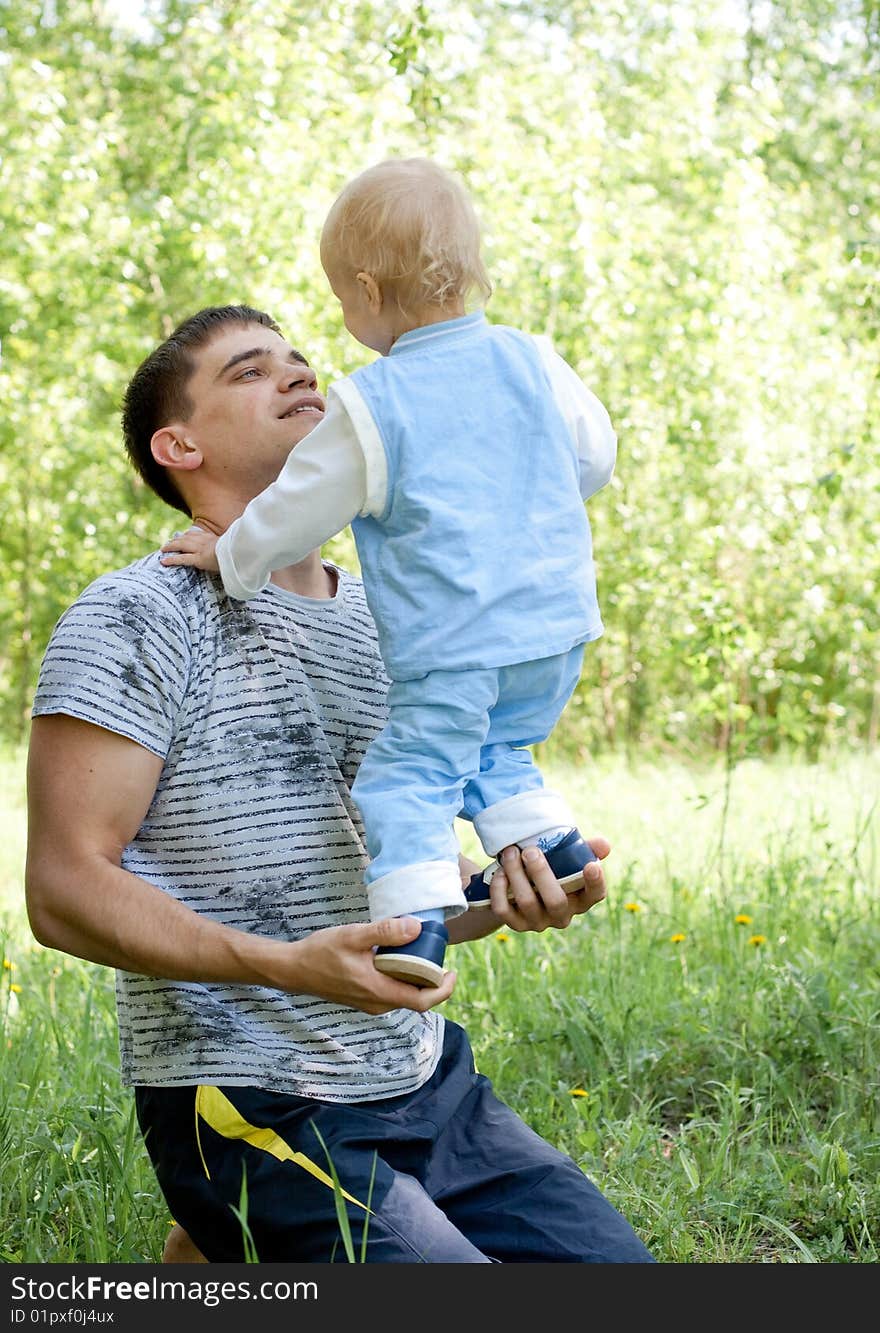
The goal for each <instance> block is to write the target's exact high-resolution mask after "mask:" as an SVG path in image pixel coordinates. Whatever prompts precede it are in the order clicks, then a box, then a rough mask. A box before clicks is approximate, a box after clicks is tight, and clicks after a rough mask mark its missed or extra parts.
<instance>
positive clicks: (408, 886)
mask: <svg viewBox="0 0 880 1333" xmlns="http://www.w3.org/2000/svg"><path fill="white" fill-rule="evenodd" d="M367 892H368V894H369V899H370V920H371V921H381V920H382V919H383V918H384V917H386V916H411V915H412V913H413V912H426V911H428V910H429V909H430V908H435V909H436V908H438V907H442V908H443V910H444V911H445V913H446V919H447V921H448V920H449V918H450V917H451V916H458V915H459V914H460V913H461V912H466V911H467V899H466V898H465V896H464V890H463V888H462V887H461V875H460V874H459V872H458V862H457V861H419V862H417V863H416V864H414V865H411V866H403V867H402V868H401V869H400V870H392V871H391V872H390V873H389V874H387V875H380V877H379V878H378V879H374V880H373V882H372V884H368V885H367Z"/></svg>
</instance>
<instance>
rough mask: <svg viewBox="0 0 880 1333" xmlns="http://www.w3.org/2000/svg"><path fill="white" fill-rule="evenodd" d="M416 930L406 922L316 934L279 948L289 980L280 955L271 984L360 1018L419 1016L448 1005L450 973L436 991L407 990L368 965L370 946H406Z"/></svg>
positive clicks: (375, 923)
mask: <svg viewBox="0 0 880 1333" xmlns="http://www.w3.org/2000/svg"><path fill="white" fill-rule="evenodd" d="M420 930H421V923H420V922H419V921H418V920H417V919H416V918H415V917H412V916H395V917H386V918H385V919H384V920H383V921H373V922H366V923H364V924H357V925H350V926H329V927H328V928H327V929H325V930H316V931H314V932H313V934H311V935H308V936H306V937H305V938H304V939H302V940H298V941H297V942H296V943H295V944H290V945H286V946H282V949H286V950H287V951H289V959H290V963H291V975H290V976H286V975H285V968H284V962H283V953H282V954H281V956H280V958H281V961H280V965H279V959H278V958H276V959H273V961H272V964H271V967H272V974H273V975H272V982H271V984H273V985H275V986H278V987H280V988H281V989H283V990H290V991H305V993H306V994H308V995H319V996H320V997H321V998H322V999H324V1000H330V1001H331V1002H332V1003H334V1004H344V1005H347V1006H348V1007H349V1008H350V1009H360V1010H362V1012H363V1013H365V1014H385V1013H388V1012H389V1010H391V1009H416V1010H418V1011H419V1012H421V1013H424V1012H426V1011H427V1010H428V1009H433V1008H434V1006H435V1005H437V1004H442V1002H443V1001H444V1000H448V999H449V997H450V995H451V994H452V991H453V987H454V986H455V979H456V978H455V973H454V972H446V973H445V974H444V977H443V980H442V982H441V983H440V985H439V986H425V987H419V986H411V985H409V983H408V982H405V981H395V980H394V978H393V977H388V976H385V975H384V973H382V972H380V971H379V970H378V968H377V967H376V966H375V964H374V962H373V954H374V951H375V948H376V946H378V945H388V944H409V942H410V940H414V939H416V937H417V936H418V934H419V931H420Z"/></svg>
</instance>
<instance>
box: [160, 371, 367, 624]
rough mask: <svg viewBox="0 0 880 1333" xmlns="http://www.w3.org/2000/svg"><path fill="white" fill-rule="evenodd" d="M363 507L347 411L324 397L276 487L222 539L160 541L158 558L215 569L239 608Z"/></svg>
mask: <svg viewBox="0 0 880 1333" xmlns="http://www.w3.org/2000/svg"><path fill="white" fill-rule="evenodd" d="M247 447H248V446H247V444H246V443H243V444H242V448H243V449H246V448H247ZM365 500H366V473H365V464H364V455H363V450H362V449H361V446H360V443H359V441H358V437H357V435H356V433H355V431H354V428H353V427H352V425H351V421H350V418H349V415H348V412H347V411H346V409H345V408H344V407H343V406H342V404H341V403H340V402H339V400H338V399H336V398H334V397H332V396H331V397H329V398H328V404H327V412H326V415H325V416H324V418H323V420H322V421H319V422H318V424H317V425H316V426H315V427H314V429H313V430H311V431H310V432H309V434H308V435H307V436H306V437H305V439H303V440H302V441H301V442H300V443H299V444H298V445H296V446H295V448H294V449H293V450H292V451H291V453H290V455H289V456H288V458H287V461H286V462H285V464H284V466H283V468H282V469H281V472H280V474H279V476H278V479H277V481H274V482H273V483H272V484H271V485H270V486H267V487H266V489H265V490H263V491H261V492H260V494H259V495H257V496H255V497H254V498H253V500H251V502H250V504H249V505H248V506H247V508H246V509H245V510H244V512H243V513H242V514H241V516H240V517H239V518H237V519H236V520H235V521H234V522H233V523H231V524H230V525H229V527H228V528H227V529H226V531H225V532H224V533H223V535H222V537H219V538H211V537H210V534H208V533H203V532H201V531H200V530H197V529H191V530H190V531H189V532H187V533H183V534H182V535H181V536H180V537H175V538H174V539H173V540H172V541H170V542H166V544H165V546H164V547H163V548H162V549H163V552H166V551H167V552H176V553H177V554H171V555H168V556H166V557H165V558H164V559H163V561H162V563H163V564H180V565H195V566H196V567H197V568H199V569H212V570H219V572H220V574H221V576H222V578H223V586H224V588H225V589H226V591H227V593H229V595H230V597H235V598H237V599H239V600H242V601H243V600H245V599H247V598H249V597H255V596H256V595H257V593H258V592H260V591H261V590H262V589H263V588H264V587H265V586H266V584H267V583H268V581H269V578H270V576H271V575H272V573H273V571H274V570H276V569H283V568H284V567H285V566H287V565H295V564H297V563H298V562H299V561H300V560H304V559H305V557H306V556H307V555H309V554H310V552H312V551H314V550H317V549H318V548H319V547H320V546H321V545H322V544H323V543H324V542H325V541H327V540H328V539H329V538H330V537H334V536H335V535H336V533H338V532H341V531H342V530H343V528H345V527H347V526H348V524H349V523H350V522H351V521H352V519H353V518H354V517H355V516H356V515H357V514H359V513H360V512H361V510H362V509H363V507H364V504H365ZM215 547H216V550H215Z"/></svg>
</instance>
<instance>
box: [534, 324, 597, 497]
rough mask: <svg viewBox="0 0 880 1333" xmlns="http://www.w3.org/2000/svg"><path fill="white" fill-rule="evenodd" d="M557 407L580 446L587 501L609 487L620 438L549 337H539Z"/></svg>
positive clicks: (584, 490) (582, 485)
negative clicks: (604, 487)
mask: <svg viewBox="0 0 880 1333" xmlns="http://www.w3.org/2000/svg"><path fill="white" fill-rule="evenodd" d="M535 341H536V342H537V344H538V348H539V350H540V353H541V359H542V361H543V363H544V368H545V370H546V371H547V375H548V378H549V380H550V387H551V389H552V391H553V395H554V398H555V399H556V403H557V406H558V407H559V410H560V411H561V412H562V415H563V417H564V418H565V420H566V423H567V424H568V428H569V430H570V431H571V433H572V437H573V438H574V441H575V444H576V446H577V454H578V463H579V465H580V492H581V496H582V497H583V499H584V500H589V498H590V496H591V495H595V494H596V492H597V491H601V489H602V487H603V486H607V485H608V482H609V481H610V480H611V478H612V476H613V474H614V464H615V462H616V461H617V435H616V434H615V431H614V427H613V426H612V425H611V418H610V417H609V415H608V413H607V411H606V410H605V408H604V406H603V405H602V403H601V402H600V401H599V399H598V398H597V397H596V395H595V394H594V393H593V392H592V391H591V390H590V389H588V388H587V386H586V385H585V384H584V382H583V380H582V379H581V378H580V376H579V375H577V374H576V373H575V371H574V370H572V368H571V366H570V365H569V364H568V362H567V361H565V360H563V358H562V357H561V356H560V355H559V353H558V352H556V351H554V349H553V347H552V345H551V343H550V340H549V338H545V337H541V336H539V337H536V339H535Z"/></svg>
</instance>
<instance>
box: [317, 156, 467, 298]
mask: <svg viewBox="0 0 880 1333" xmlns="http://www.w3.org/2000/svg"><path fill="white" fill-rule="evenodd" d="M321 262H322V263H323V265H324V268H325V269H326V270H328V271H329V270H330V268H335V269H337V271H338V269H339V267H340V266H342V268H344V269H345V270H347V271H348V272H347V274H346V276H349V277H353V276H354V275H355V274H356V273H361V272H363V273H369V274H371V275H372V276H373V278H375V280H376V282H377V283H378V284H379V286H380V287H382V288H383V289H386V290H388V291H390V292H391V293H392V294H393V295H394V296H395V297H396V299H397V303H398V305H399V306H400V308H401V309H402V310H404V311H406V310H412V309H413V308H419V307H423V306H426V305H431V306H435V305H437V306H443V305H447V304H448V303H449V302H450V301H453V300H456V299H458V300H461V301H464V300H465V299H466V298H467V296H468V295H469V293H470V292H472V291H473V290H474V289H475V288H476V289H477V290H478V291H479V292H480V294H481V296H482V298H483V300H484V301H487V300H488V299H489V297H490V295H491V294H492V284H491V282H490V281H489V275H488V273H487V272H486V269H485V266H484V264H483V260H482V257H481V255H480V224H479V221H478V219H477V214H476V211H475V209H474V206H473V204H472V203H471V200H470V198H469V196H468V194H467V191H466V190H465V188H464V185H463V184H462V182H461V180H460V179H459V178H458V177H457V176H456V175H454V174H453V173H452V172H451V171H447V170H446V169H445V168H444V167H440V166H438V165H437V164H436V163H434V162H431V161H429V160H428V159H427V158H421V157H411V158H401V159H398V160H390V161H387V162H380V163H379V164H378V165H377V166H374V167H368V168H367V170H366V171H362V172H361V174H360V175H359V176H355V178H354V179H353V180H351V181H349V183H348V184H347V185H346V186H345V188H344V189H343V191H342V193H341V194H340V195H339V196H338V198H337V199H336V201H335V202H334V204H333V206H332V208H331V209H330V212H329V213H328V214H327V219H326V221H325V223H324V227H323V230H322V232H321Z"/></svg>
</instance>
